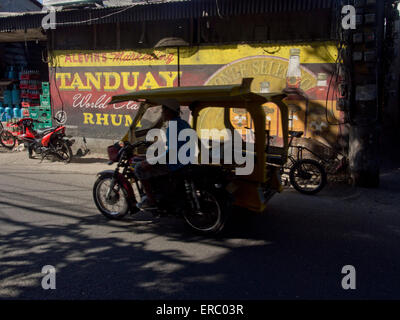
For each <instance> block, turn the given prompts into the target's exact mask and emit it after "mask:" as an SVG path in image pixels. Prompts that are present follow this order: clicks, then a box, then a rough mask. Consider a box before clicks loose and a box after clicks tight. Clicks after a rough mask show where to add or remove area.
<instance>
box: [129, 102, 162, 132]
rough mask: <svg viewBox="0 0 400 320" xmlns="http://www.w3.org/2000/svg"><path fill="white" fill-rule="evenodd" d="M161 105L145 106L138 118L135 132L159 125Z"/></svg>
mask: <svg viewBox="0 0 400 320" xmlns="http://www.w3.org/2000/svg"><path fill="white" fill-rule="evenodd" d="M161 113H162V107H161V106H152V107H149V108H147V110H146V111H145V113H144V114H143V116H142V118H141V119H140V123H139V124H138V126H137V128H136V130H135V131H136V133H140V132H141V131H148V130H150V129H153V128H158V127H160V126H161V124H162V123H161V122H162V121H161Z"/></svg>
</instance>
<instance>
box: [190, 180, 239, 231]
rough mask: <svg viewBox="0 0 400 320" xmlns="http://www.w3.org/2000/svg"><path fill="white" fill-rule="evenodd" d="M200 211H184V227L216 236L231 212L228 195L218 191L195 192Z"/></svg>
mask: <svg viewBox="0 0 400 320" xmlns="http://www.w3.org/2000/svg"><path fill="white" fill-rule="evenodd" d="M196 193H197V195H198V199H199V203H200V210H199V211H198V212H194V211H193V210H190V209H189V210H186V211H185V213H184V215H183V216H184V220H185V223H186V225H187V226H188V227H189V228H190V229H192V230H193V231H195V232H196V233H200V234H218V233H220V232H221V231H222V230H223V229H224V226H225V224H226V221H227V219H228V216H229V214H230V212H231V200H230V197H229V194H227V193H226V192H222V191H221V190H218V189H215V188H214V189H210V190H196Z"/></svg>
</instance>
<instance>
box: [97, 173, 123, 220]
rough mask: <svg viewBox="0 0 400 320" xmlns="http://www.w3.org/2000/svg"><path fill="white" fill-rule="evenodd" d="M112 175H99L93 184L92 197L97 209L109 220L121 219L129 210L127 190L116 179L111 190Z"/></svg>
mask: <svg viewBox="0 0 400 320" xmlns="http://www.w3.org/2000/svg"><path fill="white" fill-rule="evenodd" d="M111 184H112V176H101V177H99V178H98V179H97V180H96V182H95V184H94V186H93V199H94V203H95V204H96V207H97V209H99V211H100V212H101V213H102V214H103V215H104V216H105V217H106V218H107V219H110V220H121V219H122V218H123V217H124V216H126V215H127V214H128V212H129V209H130V208H129V201H130V200H129V196H128V192H127V191H126V190H125V188H124V187H123V186H122V185H121V183H120V182H119V181H116V182H115V184H114V187H113V188H112V190H111Z"/></svg>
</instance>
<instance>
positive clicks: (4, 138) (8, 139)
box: [0, 130, 16, 150]
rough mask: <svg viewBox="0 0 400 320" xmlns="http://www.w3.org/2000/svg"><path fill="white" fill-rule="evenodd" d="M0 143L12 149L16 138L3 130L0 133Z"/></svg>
mask: <svg viewBox="0 0 400 320" xmlns="http://www.w3.org/2000/svg"><path fill="white" fill-rule="evenodd" d="M0 143H1V145H2V146H3V147H5V148H7V149H9V150H12V149H13V148H14V147H15V143H16V139H15V137H14V136H13V135H12V133H11V132H8V131H7V130H3V131H2V132H1V135H0Z"/></svg>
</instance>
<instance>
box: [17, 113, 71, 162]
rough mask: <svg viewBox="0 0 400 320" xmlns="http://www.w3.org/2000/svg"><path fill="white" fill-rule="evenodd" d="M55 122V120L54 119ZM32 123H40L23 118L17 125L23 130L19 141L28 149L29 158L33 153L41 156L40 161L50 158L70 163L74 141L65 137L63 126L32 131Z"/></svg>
mask: <svg viewBox="0 0 400 320" xmlns="http://www.w3.org/2000/svg"><path fill="white" fill-rule="evenodd" d="M55 120H57V119H56V118H55ZM34 122H36V123H41V122H40V121H38V120H33V119H32V118H23V119H21V120H19V121H18V123H17V125H19V126H22V127H23V128H24V133H23V134H22V135H21V136H20V139H21V140H22V141H23V142H24V145H25V147H27V148H28V151H29V157H31V156H32V152H35V153H36V154H39V155H41V157H42V159H41V160H42V161H43V159H44V158H47V157H50V156H52V157H53V158H56V159H58V160H60V161H63V162H65V163H70V162H71V160H72V156H73V155H72V150H71V146H72V145H73V144H74V143H75V140H73V139H69V137H67V136H66V135H65V126H63V125H58V126H55V127H51V128H46V129H44V130H34V128H33V123H34Z"/></svg>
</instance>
